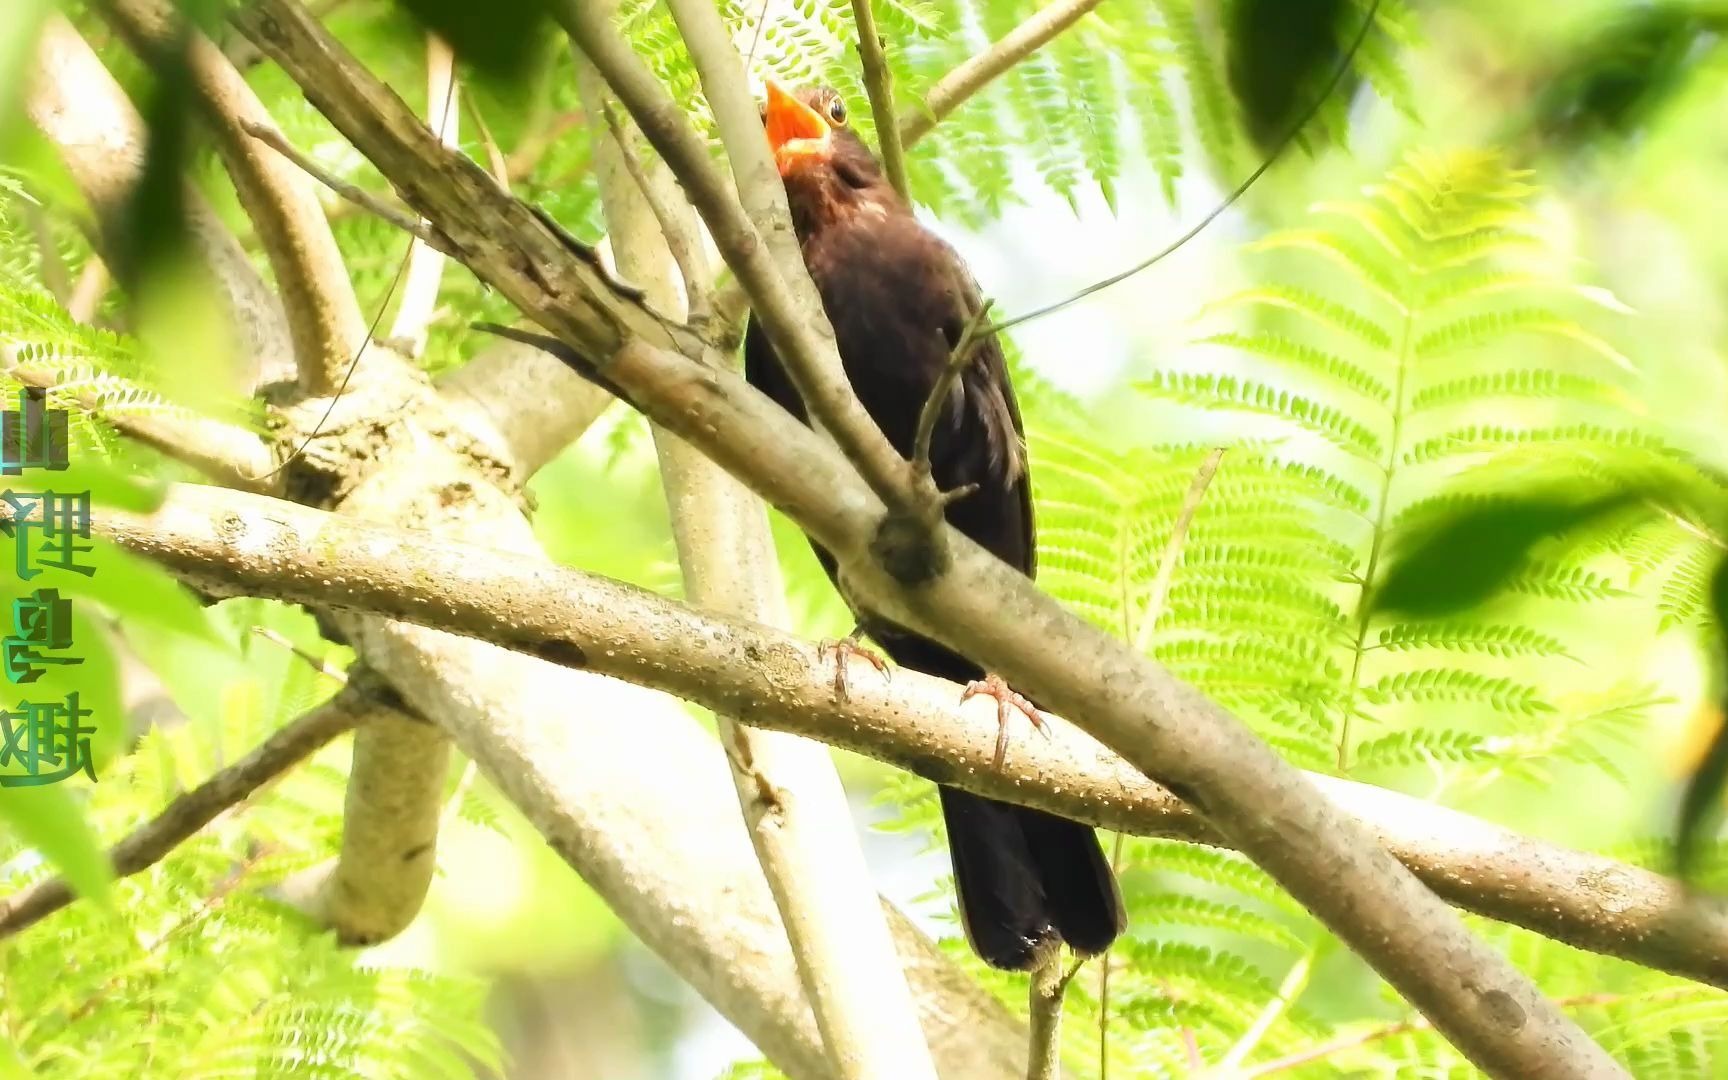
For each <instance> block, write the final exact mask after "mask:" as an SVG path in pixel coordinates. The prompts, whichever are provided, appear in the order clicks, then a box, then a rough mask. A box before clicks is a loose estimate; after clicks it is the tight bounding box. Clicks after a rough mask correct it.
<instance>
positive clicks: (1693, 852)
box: [1674, 560, 1728, 875]
mask: <svg viewBox="0 0 1728 1080" xmlns="http://www.w3.org/2000/svg"><path fill="white" fill-rule="evenodd" d="M1710 607H1711V610H1712V611H1714V612H1715V615H1716V626H1717V628H1718V633H1717V642H1718V649H1720V648H1721V647H1722V646H1721V643H1722V642H1725V641H1728V560H1723V561H1722V562H1720V563H1718V564H1717V567H1716V575H1715V577H1713V578H1712V579H1711V581H1710ZM1716 715H1717V727H1716V734H1715V736H1714V737H1712V738H1711V740H1710V746H1709V748H1708V749H1706V750H1705V751H1704V757H1703V759H1702V760H1701V761H1700V762H1699V763H1698V768H1697V769H1696V770H1695V771H1694V772H1693V773H1692V778H1691V779H1690V780H1689V781H1687V784H1686V791H1685V793H1684V794H1683V795H1682V796H1681V797H1680V823H1679V826H1678V828H1677V829H1676V830H1675V838H1674V848H1675V860H1676V863H1677V864H1678V867H1679V870H1680V873H1681V874H1682V875H1690V874H1691V872H1692V871H1693V869H1694V868H1695V867H1696V862H1697V854H1698V849H1699V845H1700V842H1701V841H1702V840H1705V839H1708V838H1709V837H1710V836H1711V834H1712V833H1713V832H1714V831H1715V830H1714V826H1715V825H1716V823H1717V822H1719V821H1720V820H1721V818H1722V792H1723V789H1724V788H1728V719H1725V718H1728V712H1724V711H1723V709H1721V708H1718V709H1717V713H1716Z"/></svg>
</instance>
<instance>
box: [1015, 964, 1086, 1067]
mask: <svg viewBox="0 0 1728 1080" xmlns="http://www.w3.org/2000/svg"><path fill="white" fill-rule="evenodd" d="M1074 970H1075V971H1078V970H1079V968H1078V967H1076V968H1075V969H1074ZM1073 977H1074V972H1073V971H1069V972H1066V973H1064V972H1063V970H1062V950H1060V949H1052V950H1051V951H1050V956H1049V957H1048V958H1047V959H1046V960H1045V961H1044V963H1042V964H1040V965H1039V966H1038V967H1036V968H1034V969H1033V971H1032V978H1031V979H1029V980H1028V981H1027V988H1026V999H1027V1011H1028V1012H1029V1013H1030V1017H1031V1021H1032V1023H1031V1030H1032V1033H1031V1039H1030V1045H1029V1046H1028V1048H1027V1051H1026V1080H1061V1076H1062V1039H1061V1034H1062V998H1063V995H1064V994H1065V993H1066V992H1067V990H1068V980H1069V979H1071V978H1073Z"/></svg>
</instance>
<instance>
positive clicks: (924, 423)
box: [912, 300, 996, 472]
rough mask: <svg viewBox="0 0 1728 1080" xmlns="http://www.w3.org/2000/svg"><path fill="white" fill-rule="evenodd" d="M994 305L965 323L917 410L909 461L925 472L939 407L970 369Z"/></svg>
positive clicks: (984, 306)
mask: <svg viewBox="0 0 1728 1080" xmlns="http://www.w3.org/2000/svg"><path fill="white" fill-rule="evenodd" d="M995 303H996V301H994V300H986V301H984V302H983V303H982V304H980V305H978V310H977V311H975V312H973V313H972V317H971V318H970V319H967V320H966V326H965V328H964V329H962V330H961V331H960V340H959V341H957V342H955V343H954V351H953V352H951V353H949V354H948V366H947V367H945V368H943V369H942V374H941V376H940V377H938V378H937V380H936V385H935V386H933V387H931V388H930V396H929V397H927V398H925V399H924V408H923V409H921V410H919V413H918V427H917V429H916V431H915V432H914V434H913V436H912V461H913V463H914V464H915V465H916V466H917V467H918V468H920V469H923V470H925V471H926V472H928V471H929V469H930V443H931V441H932V440H933V439H934V438H935V436H936V421H937V420H938V419H939V418H940V417H941V415H942V406H943V405H944V404H946V403H947V401H948V395H949V394H950V393H952V392H953V390H954V383H955V382H956V381H957V380H958V379H959V378H960V376H961V375H964V374H965V373H966V369H967V368H968V367H971V366H972V354H973V352H974V351H976V349H977V346H978V344H979V342H980V341H981V340H982V339H983V338H982V334H981V333H980V332H979V331H980V329H981V328H982V327H983V325H984V322H985V320H986V319H988V318H989V317H990V309H991V308H992V307H993V306H995Z"/></svg>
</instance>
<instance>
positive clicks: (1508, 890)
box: [95, 487, 1728, 989]
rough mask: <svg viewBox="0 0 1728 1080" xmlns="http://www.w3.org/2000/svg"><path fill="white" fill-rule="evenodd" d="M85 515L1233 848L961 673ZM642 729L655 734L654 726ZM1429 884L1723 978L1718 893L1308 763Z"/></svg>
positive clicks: (278, 529) (243, 522)
mask: <svg viewBox="0 0 1728 1080" xmlns="http://www.w3.org/2000/svg"><path fill="white" fill-rule="evenodd" d="M95 525H96V528H97V529H98V531H100V532H102V533H103V534H104V535H110V536H113V537H114V538H115V539H117V540H118V541H119V542H120V543H121V544H123V545H125V546H126V547H128V548H130V549H132V550H134V551H136V552H138V553H140V554H143V555H146V556H149V557H151V558H154V559H156V560H158V561H159V562H162V563H163V564H165V565H166V566H168V567H169V568H170V569H172V570H173V571H174V572H175V573H177V574H179V575H181V576H182V577H184V578H185V579H187V580H188V581H190V582H192V583H193V584H196V585H197V586H198V587H199V588H203V589H207V590H211V591H212V592H214V593H216V594H218V595H226V594H233V595H253V594H255V595H264V596H274V597H278V598H282V599H287V600H294V601H300V602H305V603H331V604H341V605H344V606H348V607H351V608H354V609H358V610H370V611H374V612H378V613H383V614H391V615H396V616H400V617H403V618H408V619H414V620H417V621H421V622H425V623H428V624H430V625H436V626H438V627H441V628H444V629H448V630H452V631H455V632H458V633H463V634H468V635H473V636H476V637H481V638H485V639H487V640H490V641H495V642H499V643H503V644H508V645H512V646H514V647H515V648H518V649H522V650H525V651H532V652H537V653H539V654H542V655H545V656H548V657H553V658H556V659H558V660H560V661H561V662H564V663H566V664H571V665H578V666H581V667H583V668H584V669H585V670H587V671H590V672H597V673H602V674H605V675H609V676H614V677H616V678H620V679H627V680H630V681H632V682H636V683H640V684H641V685H643V686H648V687H653V688H655V689H659V690H664V691H666V692H668V693H672V694H676V695H678V696H679V697H682V698H685V699H687V700H689V701H693V702H696V703H698V704H701V705H703V706H706V707H708V708H710V709H714V710H716V711H719V712H726V713H730V714H732V715H735V716H738V717H741V718H743V719H744V720H746V721H748V722H749V723H751V724H753V725H756V726H758V727H771V728H776V729H779V730H785V731H792V732H796V733H799V734H803V735H808V736H810V737H812V738H819V739H822V740H823V741H825V742H828V743H831V744H833V745H835V746H839V747H843V748H845V749H848V750H853V751H856V752H858V753H861V754H866V755H869V756H872V757H875V758H877V759H879V760H882V761H886V762H888V763H890V764H893V765H896V766H899V767H901V768H904V769H907V770H909V771H912V772H915V773H918V774H919V775H921V776H924V777H926V778H928V779H930V780H932V781H935V782H938V783H943V784H952V785H954V786H956V787H960V788H964V789H965V790H967V791H972V792H975V793H977V794H980V795H987V796H990V797H992V798H997V799H1004V800H1007V801H1009V802H1015V803H1023V804H1025V805H1028V806H1036V807H1039V808H1040V809H1044V810H1048V811H1051V812H1052V813H1057V814H1061V815H1062V816H1064V817H1072V818H1075V819H1076V820H1079V821H1084V822H1087V823H1089V824H1092V825H1096V826H1099V827H1100V828H1105V829H1111V830H1115V831H1118V832H1127V833H1134V834H1138V835H1142V836H1164V837H1171V838H1176V839H1183V840H1192V841H1196V842H1199V843H1205V844H1213V845H1220V846H1225V845H1227V844H1228V841H1227V839H1226V838H1225V837H1224V836H1223V835H1221V834H1220V833H1219V832H1218V830H1216V829H1215V828H1214V827H1213V826H1211V825H1209V824H1208V823H1207V822H1206V820H1205V819H1204V818H1203V817H1202V816H1201V815H1199V814H1198V813H1196V812H1195V810H1194V809H1193V808H1192V807H1190V806H1189V805H1188V804H1186V803H1184V802H1183V801H1182V800H1181V799H1179V798H1177V797H1176V796H1175V795H1174V794H1172V793H1171V792H1170V791H1169V790H1168V789H1167V788H1164V787H1161V786H1159V785H1158V784H1156V783H1154V782H1152V781H1150V780H1148V779H1147V778H1146V777H1145V776H1144V775H1142V774H1141V773H1140V772H1138V771H1137V770H1136V769H1134V768H1133V767H1132V766H1131V765H1129V764H1128V763H1127V762H1125V761H1123V760H1122V759H1121V758H1120V757H1118V756H1116V755H1115V754H1113V753H1111V752H1110V751H1109V750H1107V749H1105V748H1104V747H1102V746H1100V745H1099V744H1098V743H1097V742H1096V741H1095V740H1093V739H1091V738H1089V737H1087V736H1086V735H1085V734H1083V733H1082V732H1080V731H1078V730H1077V729H1075V728H1073V727H1072V726H1070V725H1068V724H1066V723H1065V722H1063V721H1062V720H1061V719H1060V718H1056V717H1053V718H1052V722H1053V724H1054V725H1055V728H1056V735H1055V737H1054V738H1052V739H1040V738H1027V739H1016V740H1014V741H1013V743H1012V744H1011V745H1010V747H1009V750H1008V754H1007V757H1006V759H1005V761H1004V763H1003V766H1002V768H1000V769H997V768H993V767H992V758H993V757H994V753H995V741H996V722H995V718H994V712H993V710H991V709H989V708H987V707H985V706H984V705H976V706H970V707H961V706H959V705H958V704H956V703H957V702H958V701H959V696H960V695H959V688H958V687H956V686H954V685H953V684H951V683H947V682H943V681H941V680H938V679H932V678H930V677H928V676H925V675H921V674H919V673H918V672H915V671H906V670H897V671H895V673H894V677H893V678H892V679H881V678H874V677H871V676H870V675H869V674H867V673H866V674H864V675H863V676H862V677H859V678H854V679H853V680H852V682H851V686H850V688H849V693H848V695H847V697H846V699H845V700H843V701H842V700H838V699H837V698H836V696H835V693H834V685H833V677H832V672H831V669H829V668H827V666H826V664H825V663H823V662H822V661H821V660H819V659H818V657H817V655H816V649H815V646H813V645H811V644H809V643H807V642H803V641H800V640H798V639H796V638H793V637H791V636H789V635H787V634H784V633H782V632H779V631H775V630H772V629H769V628H767V627H764V626H761V625H760V624H756V623H753V622H748V621H742V620H737V619H728V618H723V617H721V616H717V615H710V614H704V613H700V612H696V611H693V610H691V609H689V608H687V607H685V606H683V605H681V604H678V603H676V602H674V601H671V600H668V599H666V598H664V597H660V596H656V595H655V594H652V593H648V592H645V591H642V590H640V589H636V588H634V587H632V586H628V585H622V584H619V583H616V582H612V581H608V580H606V579H604V578H600V577H596V576H593V575H590V574H584V573H582V572H580V571H576V570H568V569H558V568H554V567H550V566H545V565H543V564H540V563H538V562H531V561H527V560H523V559H519V558H512V557H509V556H505V555H501V554H499V553H497V552H488V551H484V550H480V549H476V548H464V547H461V546H457V545H450V544H444V543H440V542H438V541H436V540H433V539H430V538H427V537H424V536H418V535H415V534H412V533H406V532H401V531H395V530H386V529H380V528H376V527H370V526H363V525H360V524H357V523H348V522H344V521H341V520H339V519H336V518H332V517H331V516H329V515H326V514H321V513H318V512H316V511H309V510H304V509H300V508H295V507H284V506H283V505H282V504H280V503H277V502H274V501H271V500H265V499H258V498H254V497H248V496H240V495H234V494H230V493H226V492H221V491H218V490H215V489H208V488H195V487H178V488H175V489H174V490H173V493H172V496H171V498H170V499H169V501H168V503H167V504H166V505H165V506H164V508H163V509H162V510H161V511H160V512H158V513H157V514H155V515H152V516H150V517H147V518H139V517H129V516H124V515H101V516H99V517H98V519H97V521H96V523H95ZM645 737H646V736H645ZM1307 780H1308V782H1310V783H1312V784H1313V785H1315V786H1316V787H1317V788H1318V789H1319V790H1320V791H1321V792H1322V793H1323V794H1324V795H1325V797H1326V798H1327V799H1328V800H1329V801H1330V802H1331V804H1332V805H1333V806H1335V807H1336V808H1337V809H1338V811H1339V812H1340V813H1342V814H1347V815H1349V817H1350V818H1351V819H1352V820H1354V821H1356V822H1360V823H1361V826H1362V827H1365V828H1366V829H1368V830H1369V831H1371V832H1372V833H1373V835H1374V836H1375V837H1376V838H1377V839H1378V841H1379V842H1380V843H1381V844H1383V845H1384V846H1385V847H1386V848H1387V849H1388V850H1389V851H1391V852H1393V853H1394V854H1395V855H1396V856H1397V857H1398V858H1399V859H1400V860H1401V861H1402V862H1403V863H1404V864H1405V865H1406V866H1408V867H1409V868H1410V870H1411V871H1412V872H1414V873H1415V874H1416V875H1417V876H1419V877H1420V878H1421V879H1422V881H1423V882H1424V883H1425V884H1426V885H1428V886H1429V887H1430V888H1432V889H1433V890H1434V891H1435V892H1437V893H1439V894H1440V895H1441V896H1443V897H1445V898H1446V899H1447V900H1448V901H1450V902H1451V903H1453V904H1456V905H1457V906H1459V907H1461V908H1463V909H1465V910H1467V911H1471V912H1474V913H1476V914H1480V915H1486V916H1489V917H1491V918H1495V919H1500V920H1503V921H1505V922H1509V923H1513V924H1516V925H1519V926H1523V927H1526V928H1528V929H1531V930H1534V931H1536V932H1538V933H1542V934H1546V935H1548V936H1549V937H1553V938H1555V939H1556V940H1559V941H1563V942H1566V943H1567V944H1570V945H1574V946H1577V947H1579V948H1582V949H1589V950H1591V951H1594V952H1600V953H1604V954H1606V955H1611V956H1619V957H1622V958H1624V959H1627V960H1631V961H1634V962H1636V963H1640V964H1644V965H1646V966H1649V967H1653V968H1658V969H1660V970H1663V971H1668V972H1671V973H1673V974H1676V975H1682V976H1685V977H1687V978H1692V979H1696V980H1698V981H1700V982H1704V983H1709V984H1711V985H1715V986H1720V987H1723V988H1725V989H1728V902H1724V901H1722V900H1720V899H1713V898H1710V897H1707V896H1699V895H1693V894H1691V893H1689V892H1688V890H1687V889H1686V888H1685V886H1683V885H1682V884H1681V883H1680V882H1678V881H1674V880H1672V879H1670V878H1666V877H1663V876H1662V875H1659V874H1656V873H1652V872H1651V871H1648V870H1643V869H1640V868H1637V867H1633V866H1629V865H1627V864H1625V863H1621V862H1617V861H1615V860H1613V859H1610V858H1607V857H1604V856H1601V855H1593V854H1587V853H1584V852H1578V851H1573V850H1570V849H1567V848H1563V847H1559V846H1557V845H1554V844H1548V843H1544V842H1542V841H1538V840H1533V839H1531V838H1529V837H1525V836H1521V835H1519V834H1517V833H1514V832H1511V831H1510V830H1507V829H1504V828H1501V827H1500V826H1497V825H1493V824H1490V823H1488V822H1485V821H1482V820H1480V819H1477V818H1474V817H1471V816H1470V815H1468V814H1464V813H1461V812H1459V811H1456V810H1449V809H1447V808H1445V807H1442V806H1436V805H1434V804H1433V803H1429V802H1425V801H1423V800H1421V799H1418V798H1415V797H1413V796H1409V795H1403V794H1400V793H1398V792H1395V791H1388V790H1386V789H1383V788H1378V787H1374V786H1372V785H1369V784H1362V783H1357V782H1355V781H1351V780H1341V779H1337V778H1335V777H1328V776H1322V775H1318V774H1307Z"/></svg>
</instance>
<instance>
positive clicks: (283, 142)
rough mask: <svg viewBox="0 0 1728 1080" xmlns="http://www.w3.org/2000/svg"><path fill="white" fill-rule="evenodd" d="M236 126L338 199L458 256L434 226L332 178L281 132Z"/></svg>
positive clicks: (250, 125) (251, 125)
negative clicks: (344, 200)
mask: <svg viewBox="0 0 1728 1080" xmlns="http://www.w3.org/2000/svg"><path fill="white" fill-rule="evenodd" d="M240 127H241V128H242V129H243V130H244V131H245V132H246V134H248V135H250V136H252V137H253V138H254V139H257V140H258V141H259V142H261V143H263V144H264V145H266V146H268V147H270V148H271V149H272V150H274V151H276V152H277V153H278V154H281V155H282V156H283V157H285V158H287V159H288V160H289V161H291V162H293V163H294V165H295V166H296V167H298V168H299V169H300V171H301V172H304V173H305V174H306V175H307V176H310V177H311V178H312V179H314V180H316V181H318V182H319V183H320V184H323V185H324V186H325V187H327V188H329V189H330V190H331V191H334V192H335V193H336V194H338V195H340V196H341V197H342V198H344V199H346V200H348V201H349V202H351V203H353V204H354V205H355V206H358V207H359V208H360V209H362V210H364V211H366V212H367V213H369V214H371V215H373V216H374V217H377V218H379V219H380V220H383V221H385V222H387V223H389V224H391V225H394V226H396V228H398V229H401V230H402V231H403V232H405V233H408V234H409V235H410V236H413V237H415V238H417V239H419V240H421V241H422V242H424V243H425V244H426V246H428V247H430V248H433V249H435V250H437V251H441V252H443V253H444V254H446V255H449V256H451V257H453V258H454V257H456V256H457V255H459V254H460V253H459V252H458V251H457V250H456V245H455V244H453V243H451V242H450V238H449V237H447V236H445V235H444V234H443V233H442V232H440V231H439V230H438V229H437V228H436V227H434V226H432V225H431V224H429V223H427V222H423V221H420V220H418V219H416V218H415V217H414V216H413V215H411V214H408V213H406V212H405V211H402V210H400V209H397V208H396V207H394V206H391V205H390V204H389V203H387V202H385V201H384V200H383V199H380V198H379V197H378V196H376V195H374V194H372V193H371V192H370V191H367V190H366V189H365V188H362V187H360V186H359V185H357V184H351V183H349V182H348V181H346V180H343V179H342V178H341V177H338V176H336V175H334V174H333V173H331V172H330V171H329V170H328V169H325V168H324V167H322V166H321V165H319V164H318V163H317V162H315V161H313V160H312V159H311V158H309V157H307V156H306V155H305V154H303V153H301V152H300V151H299V150H297V149H295V147H294V144H293V143H290V142H289V141H288V140H287V139H286V138H285V137H283V135H282V133H281V132H279V131H277V130H276V129H275V128H272V127H267V126H265V125H264V124H257V123H253V122H252V121H250V120H246V121H242V122H241V124H240Z"/></svg>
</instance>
